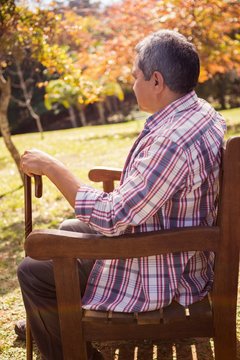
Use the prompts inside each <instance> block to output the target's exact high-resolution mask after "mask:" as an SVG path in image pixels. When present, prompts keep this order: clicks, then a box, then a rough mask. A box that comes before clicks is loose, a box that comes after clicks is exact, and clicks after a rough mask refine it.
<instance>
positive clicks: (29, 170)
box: [20, 149, 80, 207]
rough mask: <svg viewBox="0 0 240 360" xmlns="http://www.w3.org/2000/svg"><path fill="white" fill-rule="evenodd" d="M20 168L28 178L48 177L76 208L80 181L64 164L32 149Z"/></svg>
mask: <svg viewBox="0 0 240 360" xmlns="http://www.w3.org/2000/svg"><path fill="white" fill-rule="evenodd" d="M20 166H21V169H22V171H23V172H24V173H25V174H27V175H28V176H32V175H46V176H47V177H48V178H49V180H51V181H52V183H53V184H55V185H56V187H57V188H58V189H59V190H60V191H61V193H62V194H63V196H64V197H65V198H66V199H67V201H68V202H69V203H70V205H71V206H72V207H74V205H75V197H76V193H77V190H78V188H79V187H80V181H78V179H76V178H75V176H74V175H73V174H72V173H71V172H70V171H69V170H68V169H67V168H66V166H65V165H64V164H63V163H61V162H60V161H59V160H57V159H55V158H54V157H53V156H51V155H49V154H47V153H45V152H43V151H40V150H37V149H32V150H26V151H25V152H24V154H23V155H22V157H21V163H20Z"/></svg>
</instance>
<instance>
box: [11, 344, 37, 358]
mask: <svg viewBox="0 0 240 360" xmlns="http://www.w3.org/2000/svg"><path fill="white" fill-rule="evenodd" d="M13 347H14V348H18V349H19V348H21V349H23V350H26V342H25V341H23V340H19V339H16V340H14V342H13ZM33 353H34V354H35V356H36V357H35V359H36V360H41V359H42V357H41V354H40V353H39V351H38V348H37V346H36V344H35V343H34V342H33Z"/></svg>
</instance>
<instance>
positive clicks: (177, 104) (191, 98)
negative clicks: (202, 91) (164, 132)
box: [145, 90, 198, 128]
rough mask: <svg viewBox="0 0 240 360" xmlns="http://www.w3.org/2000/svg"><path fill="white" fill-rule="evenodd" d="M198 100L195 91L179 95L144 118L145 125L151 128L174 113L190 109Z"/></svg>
mask: <svg viewBox="0 0 240 360" xmlns="http://www.w3.org/2000/svg"><path fill="white" fill-rule="evenodd" d="M197 102H198V97H197V94H196V93H195V91H194V90H193V91H191V92H189V93H188V94H186V95H184V96H182V97H180V98H179V99H177V100H175V101H173V102H172V103H171V104H169V105H167V106H166V107H165V108H163V109H161V110H160V111H157V112H156V113H154V114H153V115H151V116H149V117H148V118H147V120H146V123H145V126H147V127H148V128H152V127H154V126H155V125H157V123H159V122H160V121H162V120H164V119H166V118H167V117H168V118H169V116H171V115H172V114H174V113H178V112H181V111H183V110H186V109H190V108H191V107H193V106H195V105H196V104H197Z"/></svg>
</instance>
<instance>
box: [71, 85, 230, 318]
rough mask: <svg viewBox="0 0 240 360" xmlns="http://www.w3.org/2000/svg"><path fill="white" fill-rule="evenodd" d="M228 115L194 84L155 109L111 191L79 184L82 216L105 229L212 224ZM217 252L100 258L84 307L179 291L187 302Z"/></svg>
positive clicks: (200, 289)
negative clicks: (138, 257) (178, 97)
mask: <svg viewBox="0 0 240 360" xmlns="http://www.w3.org/2000/svg"><path fill="white" fill-rule="evenodd" d="M224 131H225V123H224V120H223V118H222V117H221V115H219V114H218V113H217V112H216V111H215V110H214V109H213V108H212V107H211V106H210V105H209V104H208V103H207V102H205V101H204V100H202V99H199V98H198V97H197V96H196V94H195V92H194V91H192V92H190V93H188V94H187V95H185V96H183V97H181V98H180V99H178V100H176V101H174V102H173V103H171V104H170V105H168V106H167V107H165V108H164V109H162V110H160V111H159V112H157V113H155V114H154V115H152V116H150V117H149V118H148V119H147V121H146V123H145V126H144V129H143V131H142V133H141V134H140V135H139V137H138V138H137V140H136V141H135V143H134V145H133V147H132V149H131V151H130V153H129V155H128V158H127V160H126V163H125V166H124V170H123V175H122V178H121V182H120V185H119V187H118V188H116V189H115V190H114V191H113V192H112V193H109V194H107V193H105V192H102V191H99V190H95V189H92V188H91V187H88V186H81V188H80V189H79V191H78V193H77V196H76V208H75V211H76V216H77V218H79V219H80V220H82V221H84V222H85V223H87V224H89V226H90V227H91V228H93V229H94V230H96V231H98V232H99V233H102V234H104V235H106V236H113V235H120V234H123V233H126V232H133V233H137V232H147V231H155V230H161V229H173V228H178V227H185V226H199V225H201V226H211V225H212V224H213V222H214V220H215V218H216V206H217V204H216V197H217V188H218V175H219V164H220V153H221V152H220V149H221V147H222V144H223V135H224ZM213 263H214V254H213V253H210V252H200V251H197V252H196V251H188V252H181V253H173V254H167V255H158V256H150V257H143V258H140V259H127V260H97V261H96V262H95V265H94V267H93V269H92V272H91V274H90V277H89V280H88V285H87V288H86V291H85V294H84V297H83V305H84V308H86V309H96V310H112V311H121V312H135V311H150V310H155V309H159V308H161V307H164V306H167V305H169V304H170V303H171V301H172V300H173V299H175V300H177V301H178V302H179V303H181V304H182V305H189V304H191V303H193V302H195V301H198V300H200V299H202V298H203V297H204V296H205V295H206V294H207V292H208V291H209V290H210V288H211V285H212V281H213Z"/></svg>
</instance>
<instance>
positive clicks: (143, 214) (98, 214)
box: [75, 138, 188, 236]
mask: <svg viewBox="0 0 240 360" xmlns="http://www.w3.org/2000/svg"><path fill="white" fill-rule="evenodd" d="M130 166H131V170H130V171H129V173H128V175H127V176H126V178H125V179H124V180H123V183H122V184H121V185H120V186H119V187H118V188H117V189H115V190H114V191H113V192H111V193H106V192H103V191H99V190H96V189H93V188H91V187H88V186H85V185H84V186H81V188H80V189H79V190H78V192H77V195H76V202H75V213H76V217H77V218H78V219H79V220H81V221H83V222H85V223H87V224H88V225H89V226H90V227H91V228H93V229H94V230H96V231H98V232H100V233H101V234H103V235H106V236H115V235H120V234H122V233H124V232H125V231H126V229H127V228H128V227H129V226H137V225H140V224H142V223H144V222H146V221H147V219H148V218H150V217H152V216H153V215H154V214H155V213H156V212H157V211H158V209H159V208H160V207H162V206H163V204H164V203H165V202H166V201H167V200H168V199H170V198H171V197H172V196H173V195H174V194H175V193H176V192H177V191H179V190H180V189H181V188H183V187H184V186H186V178H187V172H188V165H187V159H186V154H185V152H184V150H183V149H182V148H181V147H180V146H179V145H177V144H176V143H174V142H172V141H171V140H169V139H166V138H159V139H158V140H157V141H155V142H154V143H152V144H151V145H150V146H148V148H146V149H144V150H143V151H142V152H140V153H139V154H138V155H137V157H136V158H135V160H134V161H133V163H132V164H131V165H130Z"/></svg>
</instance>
